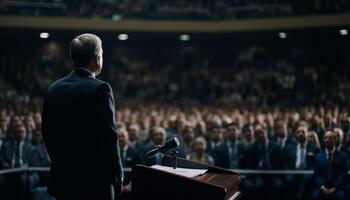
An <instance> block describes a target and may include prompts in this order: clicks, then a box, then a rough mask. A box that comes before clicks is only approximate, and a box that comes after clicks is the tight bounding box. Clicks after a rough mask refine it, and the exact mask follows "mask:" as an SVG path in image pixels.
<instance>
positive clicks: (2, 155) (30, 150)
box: [0, 123, 39, 199]
mask: <svg viewBox="0 0 350 200" xmlns="http://www.w3.org/2000/svg"><path fill="white" fill-rule="evenodd" d="M13 131H14V139H12V140H8V141H6V142H5V143H4V144H3V148H2V149H1V152H0V161H1V166H3V168H14V167H29V166H37V165H38V160H37V156H35V153H36V151H35V148H34V147H33V146H32V145H31V144H30V143H29V142H28V141H26V140H25V139H26V134H27V133H26V129H25V126H24V125H22V124H20V123H18V124H17V125H16V126H15V127H14V129H13ZM8 180H10V181H9V182H10V183H9V184H8V187H9V190H8V191H9V192H12V193H14V194H16V195H17V197H16V198H18V199H24V198H25V192H26V189H27V188H28V189H29V192H30V193H31V192H32V191H33V189H34V187H35V185H37V183H38V180H39V178H38V175H37V173H31V174H30V176H29V181H27V177H26V174H23V173H21V174H13V176H11V178H9V179H8ZM27 183H28V184H29V185H27ZM14 186H17V187H14ZM14 190H16V191H14Z"/></svg>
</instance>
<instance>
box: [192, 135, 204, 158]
mask: <svg viewBox="0 0 350 200" xmlns="http://www.w3.org/2000/svg"><path fill="white" fill-rule="evenodd" d="M206 149H207V142H206V141H205V139H204V138H203V137H197V138H196V139H195V141H194V150H195V152H196V153H197V154H203V153H204V152H205V150H206Z"/></svg>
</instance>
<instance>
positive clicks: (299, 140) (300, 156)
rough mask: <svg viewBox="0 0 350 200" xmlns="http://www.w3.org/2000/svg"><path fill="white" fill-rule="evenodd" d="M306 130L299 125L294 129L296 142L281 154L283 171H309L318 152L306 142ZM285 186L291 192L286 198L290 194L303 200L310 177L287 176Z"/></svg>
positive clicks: (310, 181)
mask: <svg viewBox="0 0 350 200" xmlns="http://www.w3.org/2000/svg"><path fill="white" fill-rule="evenodd" d="M307 132H308V128H307V127H306V126H304V125H300V126H298V127H297V128H296V133H295V138H296V141H295V142H292V143H290V144H289V145H288V146H287V147H286V152H284V153H283V157H284V159H285V163H284V168H285V169H297V170H307V169H311V168H312V166H313V162H314V157H315V155H316V154H317V153H318V152H319V149H318V148H317V147H316V146H315V145H314V144H311V143H308V142H307V140H306V134H307ZM285 178H286V184H287V185H288V187H286V188H288V189H291V190H292V191H293V192H292V193H288V197H291V196H292V195H291V194H293V195H294V194H295V198H296V199H305V198H307V197H305V196H304V195H305V191H309V190H310V189H311V188H309V187H308V186H310V185H311V184H312V176H310V175H308V174H306V175H301V176H295V175H287V176H286V177H285Z"/></svg>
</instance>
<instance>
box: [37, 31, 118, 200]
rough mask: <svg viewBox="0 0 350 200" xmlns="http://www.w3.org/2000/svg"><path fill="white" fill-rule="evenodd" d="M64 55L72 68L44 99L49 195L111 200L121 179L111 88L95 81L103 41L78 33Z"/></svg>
mask: <svg viewBox="0 0 350 200" xmlns="http://www.w3.org/2000/svg"><path fill="white" fill-rule="evenodd" d="M69 50H70V55H71V58H72V61H73V64H74V66H75V69H74V70H73V72H72V73H71V74H69V75H68V76H66V77H64V78H62V79H60V80H58V81H56V82H55V83H53V84H52V85H50V87H49V88H48V90H47V93H46V95H45V99H44V107H43V121H42V130H43V138H44V142H45V145H46V148H47V151H48V153H49V156H50V158H51V162H52V166H51V171H50V180H49V185H48V192H49V193H50V194H51V195H53V196H55V197H57V199H108V200H109V199H114V196H115V194H118V193H120V191H121V188H122V182H123V176H124V175H123V167H122V163H121V159H120V150H119V145H118V135H117V126H116V119H115V105H114V98H113V94H112V89H111V87H110V86H109V84H108V83H106V82H103V81H101V80H98V79H96V78H95V77H96V76H97V75H99V73H100V72H101V69H102V62H103V58H102V42H101V40H100V38H99V37H97V36H96V35H93V34H83V35H80V36H77V37H76V38H74V39H73V40H72V42H71V43H70V46H69ZM113 191H114V192H113Z"/></svg>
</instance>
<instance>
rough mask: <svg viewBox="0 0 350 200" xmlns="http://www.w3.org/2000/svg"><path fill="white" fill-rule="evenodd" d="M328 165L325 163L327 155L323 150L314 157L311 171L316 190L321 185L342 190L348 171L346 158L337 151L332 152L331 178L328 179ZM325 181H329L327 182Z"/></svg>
mask: <svg viewBox="0 0 350 200" xmlns="http://www.w3.org/2000/svg"><path fill="white" fill-rule="evenodd" d="M328 163H329V162H328V161H327V154H326V151H325V150H323V151H321V152H320V153H319V154H317V155H316V157H315V162H314V166H313V169H314V177H315V183H316V187H317V189H319V188H320V187H321V186H322V185H325V186H327V185H328V186H327V187H335V188H337V189H341V188H344V187H345V182H346V180H347V178H348V170H349V163H348V158H347V156H346V155H345V154H344V153H342V152H339V151H335V152H334V155H333V164H332V165H333V166H332V167H331V169H332V173H333V176H331V178H329V170H328V169H329V165H328ZM327 177H328V178H327ZM327 179H329V180H328V181H327ZM327 182H328V183H327Z"/></svg>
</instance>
